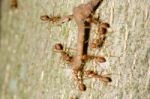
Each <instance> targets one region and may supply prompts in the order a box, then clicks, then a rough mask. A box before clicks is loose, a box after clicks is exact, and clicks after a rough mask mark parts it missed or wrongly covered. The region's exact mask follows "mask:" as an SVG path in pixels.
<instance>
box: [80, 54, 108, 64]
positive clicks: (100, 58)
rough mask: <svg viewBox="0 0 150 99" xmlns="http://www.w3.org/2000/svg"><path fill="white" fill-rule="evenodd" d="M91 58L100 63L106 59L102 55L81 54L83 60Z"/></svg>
mask: <svg viewBox="0 0 150 99" xmlns="http://www.w3.org/2000/svg"><path fill="white" fill-rule="evenodd" d="M91 59H94V60H95V62H100V63H103V62H106V59H105V58H104V57H102V56H92V55H83V56H82V60H83V61H87V60H91Z"/></svg>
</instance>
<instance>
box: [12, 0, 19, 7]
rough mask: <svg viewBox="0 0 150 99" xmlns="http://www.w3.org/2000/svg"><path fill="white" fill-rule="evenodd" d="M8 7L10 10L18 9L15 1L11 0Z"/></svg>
mask: <svg viewBox="0 0 150 99" xmlns="http://www.w3.org/2000/svg"><path fill="white" fill-rule="evenodd" d="M10 7H11V8H12V9H16V8H17V7H18V3H17V0H11V4H10Z"/></svg>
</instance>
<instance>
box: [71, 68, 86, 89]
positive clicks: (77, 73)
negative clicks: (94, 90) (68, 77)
mask: <svg viewBox="0 0 150 99" xmlns="http://www.w3.org/2000/svg"><path fill="white" fill-rule="evenodd" d="M72 74H73V77H74V79H75V81H77V85H78V88H79V90H80V91H85V90H86V85H85V84H84V83H83V80H82V79H81V78H79V77H80V76H82V74H81V72H78V71H77V70H74V69H73V73H72Z"/></svg>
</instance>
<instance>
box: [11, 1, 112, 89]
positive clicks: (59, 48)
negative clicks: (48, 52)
mask: <svg viewBox="0 0 150 99" xmlns="http://www.w3.org/2000/svg"><path fill="white" fill-rule="evenodd" d="M100 1H101V0H91V1H90V2H89V3H87V4H84V5H82V4H81V5H79V6H78V7H77V8H79V9H78V10H80V8H81V10H83V12H84V13H85V12H86V11H88V10H89V11H90V8H89V9H88V6H89V4H93V5H94V3H95V5H97V4H98V3H99V2H100ZM96 3H97V4H96ZM17 7H18V4H17V0H12V3H11V8H17ZM83 7H87V8H86V9H84V8H83ZM91 9H95V6H91ZM84 10H85V11H84ZM79 12H80V11H79ZM84 13H83V14H84ZM75 14H76V13H75ZM77 14H78V11H77ZM80 14H82V13H80ZM80 14H79V16H80ZM73 18H74V15H68V16H65V17H61V16H59V15H58V16H48V15H42V16H40V19H41V20H42V21H46V22H50V23H52V24H55V23H56V24H59V25H60V24H62V23H64V22H66V21H70V20H72V19H73ZM79 18H80V17H79ZM84 21H87V22H89V23H94V24H95V25H96V27H97V29H96V30H97V31H96V33H97V35H98V37H97V38H96V39H93V40H92V41H91V42H90V43H89V44H88V46H89V47H90V48H92V49H96V48H101V47H102V46H103V45H104V43H105V38H106V33H107V29H108V28H109V27H110V25H109V24H108V23H106V22H103V21H102V20H100V18H99V17H94V14H93V13H90V18H87V19H85V20H84ZM78 28H79V27H78ZM84 28H88V27H84ZM89 28H90V27H89ZM78 32H79V31H78ZM79 33H80V32H79ZM84 42H87V41H84ZM77 43H80V42H77ZM81 45H82V44H81ZM53 48H54V51H55V52H58V53H60V54H61V56H62V58H63V60H64V61H66V62H67V63H68V64H72V63H73V61H74V57H73V56H70V55H69V54H68V53H67V52H66V51H65V49H64V46H63V45H62V44H61V43H56V44H55V45H54V47H53ZM92 59H93V60H94V61H95V62H97V63H104V62H106V59H105V58H104V57H103V56H93V55H88V54H84V55H82V56H81V60H82V61H84V62H87V61H89V60H92ZM81 64H82V63H81ZM72 70H73V75H74V79H75V80H76V81H77V85H78V88H79V90H80V91H85V90H86V85H85V84H84V83H83V79H82V77H81V75H82V76H83V75H84V77H86V78H96V79H98V80H100V81H102V82H104V83H109V82H111V81H112V79H111V78H110V77H108V76H106V75H102V74H98V73H97V72H95V71H92V70H84V69H82V70H80V72H78V71H76V70H74V68H72Z"/></svg>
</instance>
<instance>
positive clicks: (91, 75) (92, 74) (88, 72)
mask: <svg viewBox="0 0 150 99" xmlns="http://www.w3.org/2000/svg"><path fill="white" fill-rule="evenodd" d="M84 74H85V75H86V77H89V78H97V79H99V80H100V81H102V82H104V83H108V82H111V81H112V79H111V78H110V77H107V76H103V75H98V74H97V73H96V72H94V71H91V70H86V71H84Z"/></svg>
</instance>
